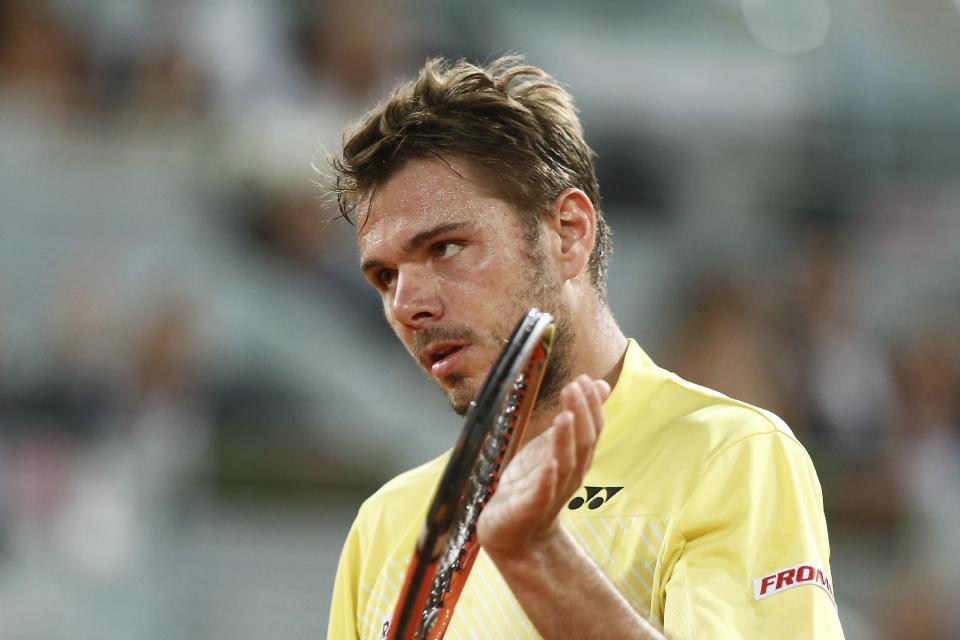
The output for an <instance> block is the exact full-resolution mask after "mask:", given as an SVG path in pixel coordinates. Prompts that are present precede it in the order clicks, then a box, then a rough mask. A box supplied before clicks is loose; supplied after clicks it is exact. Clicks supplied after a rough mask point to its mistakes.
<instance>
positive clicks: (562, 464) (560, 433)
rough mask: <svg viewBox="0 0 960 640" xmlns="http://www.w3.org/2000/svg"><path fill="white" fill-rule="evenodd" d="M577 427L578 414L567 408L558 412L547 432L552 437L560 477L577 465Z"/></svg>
mask: <svg viewBox="0 0 960 640" xmlns="http://www.w3.org/2000/svg"><path fill="white" fill-rule="evenodd" d="M575 428H576V416H574V414H573V413H572V412H571V411H569V410H567V411H561V412H560V413H558V414H557V417H556V418H554V420H553V426H552V427H551V428H550V429H549V430H548V432H547V433H549V434H550V436H551V439H552V444H553V451H552V454H553V456H552V457H553V459H554V460H555V461H556V462H557V473H558V475H559V477H560V478H566V477H567V476H568V475H570V473H571V472H572V471H573V470H574V469H575V468H576V466H577V449H576V446H577V438H576V436H575V434H574V429H575ZM544 435H546V434H544Z"/></svg>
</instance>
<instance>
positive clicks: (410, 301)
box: [391, 269, 443, 329]
mask: <svg viewBox="0 0 960 640" xmlns="http://www.w3.org/2000/svg"><path fill="white" fill-rule="evenodd" d="M391 313H392V314H393V316H394V318H395V319H396V320H397V321H399V322H401V323H403V324H405V325H407V326H409V327H411V328H414V329H419V328H421V327H423V326H424V325H427V324H430V323H432V322H436V321H437V320H439V319H440V317H441V316H442V315H443V302H442V300H441V298H440V292H439V286H438V283H437V281H436V279H435V278H433V277H431V276H430V275H428V274H424V273H421V272H420V271H419V270H417V269H408V270H404V269H401V270H400V271H399V273H398V274H397V285H396V289H395V290H394V296H393V302H392V304H391Z"/></svg>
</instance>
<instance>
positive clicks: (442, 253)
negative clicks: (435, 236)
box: [433, 240, 463, 258]
mask: <svg viewBox="0 0 960 640" xmlns="http://www.w3.org/2000/svg"><path fill="white" fill-rule="evenodd" d="M461 249H463V245H462V244H461V243H459V242H454V241H452V240H446V241H444V242H438V243H437V244H435V245H433V253H434V255H435V256H436V257H438V258H450V257H452V256H455V255H457V254H458V253H460V251H461Z"/></svg>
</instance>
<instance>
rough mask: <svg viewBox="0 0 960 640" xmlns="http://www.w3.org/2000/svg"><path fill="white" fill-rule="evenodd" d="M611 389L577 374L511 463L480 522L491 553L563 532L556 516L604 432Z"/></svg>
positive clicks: (523, 549) (511, 552) (520, 551)
mask: <svg viewBox="0 0 960 640" xmlns="http://www.w3.org/2000/svg"><path fill="white" fill-rule="evenodd" d="M608 395H610V385H608V384H607V383H606V382H604V381H603V380H593V379H591V378H590V377H589V376H587V375H582V376H579V377H578V378H577V379H576V380H574V381H572V382H570V383H569V384H567V385H566V386H565V387H564V388H563V390H562V391H561V392H560V407H561V410H560V412H559V413H558V414H557V415H556V417H554V419H553V422H552V423H551V424H550V426H549V427H548V428H547V429H546V430H545V431H544V432H543V433H541V434H540V435H539V436H537V437H536V438H534V439H533V440H531V441H530V442H529V443H527V444H526V445H524V446H523V448H522V449H521V450H520V451H519V452H518V453H517V455H516V457H515V458H514V459H513V461H511V462H510V464H509V465H507V468H506V470H505V471H504V474H503V477H502V478H501V479H500V485H499V487H498V488H497V491H496V493H494V495H493V498H492V499H491V500H490V502H489V503H488V504H487V505H486V507H485V508H484V510H483V514H482V515H481V516H480V521H479V523H478V524H477V537H478V539H479V541H480V544H481V546H483V547H484V548H485V549H486V550H487V552H488V553H490V554H496V555H498V556H500V557H511V556H513V557H516V556H523V555H526V554H528V553H530V552H531V551H532V550H533V549H535V548H536V547H538V546H541V545H544V544H548V543H549V542H550V539H551V538H553V537H555V536H557V535H558V534H559V533H560V523H559V522H560V521H559V518H558V515H559V513H560V510H561V509H563V506H564V505H565V504H566V502H567V500H568V499H569V498H570V496H571V495H572V494H573V493H574V492H575V491H576V490H577V489H578V488H579V487H580V485H581V483H582V482H583V477H584V476H585V475H586V473H587V470H588V469H589V468H590V464H591V462H592V461H593V451H594V448H595V447H596V444H597V439H598V438H599V437H600V430H601V429H602V428H603V401H604V400H606V398H607V396H608Z"/></svg>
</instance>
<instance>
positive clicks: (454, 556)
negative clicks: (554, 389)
mask: <svg viewBox="0 0 960 640" xmlns="http://www.w3.org/2000/svg"><path fill="white" fill-rule="evenodd" d="M555 333H556V325H555V324H554V321H553V316H551V315H550V314H549V313H544V312H542V311H538V310H537V309H531V310H530V311H528V312H527V313H526V314H524V316H523V317H522V318H520V321H519V322H518V323H517V326H516V328H515V329H514V330H513V334H512V335H511V336H510V340H509V341H508V342H507V344H506V346H505V347H504V348H503V351H502V352H501V353H500V357H499V358H498V359H497V361H496V363H494V365H493V368H492V369H491V370H490V374H489V375H488V376H487V380H486V382H485V383H484V385H483V388H482V389H481V390H480V394H479V395H478V396H477V398H476V400H474V402H473V403H472V404H471V406H470V410H469V411H468V412H467V417H466V420H465V422H464V425H463V429H462V430H461V432H460V437H459V439H458V440H457V443H456V445H455V446H454V448H453V452H452V453H451V455H450V460H449V461H448V462H447V466H446V468H445V469H444V471H443V475H442V476H440V482H439V483H438V485H437V490H436V493H435V495H434V497H433V502H432V503H431V505H430V510H429V511H428V512H427V520H426V523H425V524H424V526H423V530H422V531H421V533H420V537H419V538H418V539H417V545H416V548H415V549H414V551H413V558H411V560H410V565H409V566H408V567H407V575H406V578H405V579H404V581H403V588H402V589H401V590H400V597H399V598H398V599H397V604H396V606H395V607H394V610H393V615H392V616H391V620H390V626H389V628H388V630H387V632H386V635H385V636H384V637H385V638H387V639H388V640H439V639H440V638H443V635H444V633H446V630H447V625H448V624H449V623H450V618H451V617H452V616H453V609H454V607H455V606H456V604H457V599H458V598H459V597H460V593H461V592H462V591H463V588H464V586H465V584H466V581H467V575H468V574H469V573H470V569H471V568H472V567H473V562H474V560H476V558H477V553H479V551H480V545H479V544H478V543H477V521H478V520H479V518H480V513H481V512H482V511H483V507H484V505H486V503H487V502H488V501H489V500H490V497H491V496H492V495H493V492H494V491H495V490H496V488H497V482H498V481H499V479H500V474H501V472H502V471H503V469H504V467H505V466H506V464H507V463H508V462H509V461H510V458H511V457H512V456H513V453H514V452H515V451H516V449H517V446H518V445H519V443H520V441H521V439H522V438H523V430H524V427H525V426H526V423H527V420H528V419H529V418H530V412H531V411H532V410H533V406H534V404H535V402H536V399H537V394H538V393H539V391H540V383H541V382H542V381H543V375H544V372H545V371H546V368H547V360H548V359H549V357H550V351H551V349H552V348H553V339H554V334H555Z"/></svg>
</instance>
